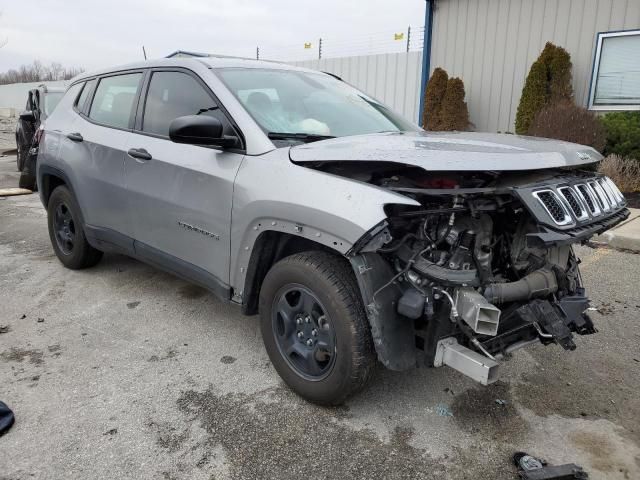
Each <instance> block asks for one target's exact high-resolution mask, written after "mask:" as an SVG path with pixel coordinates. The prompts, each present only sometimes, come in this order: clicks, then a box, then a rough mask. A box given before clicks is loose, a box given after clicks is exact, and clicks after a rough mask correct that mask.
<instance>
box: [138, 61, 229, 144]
mask: <svg viewBox="0 0 640 480" xmlns="http://www.w3.org/2000/svg"><path fill="white" fill-rule="evenodd" d="M186 115H208V116H212V117H216V118H218V119H219V120H220V121H221V122H222V124H223V126H224V127H225V133H227V132H228V131H229V130H230V129H232V127H231V125H230V123H229V122H228V120H227V119H226V117H225V115H224V113H223V112H221V111H220V109H219V108H218V106H217V104H216V102H215V100H214V99H213V97H212V96H211V95H210V94H209V92H207V91H206V90H205V88H204V87H203V86H202V85H201V84H200V83H199V82H198V81H197V80H196V79H195V78H193V77H192V76H191V75H188V74H186V73H182V72H154V73H153V75H152V77H151V82H150V83H149V90H148V93H147V99H146V103H145V107H144V116H143V120H142V131H144V132H148V133H152V134H154V135H161V136H163V137H168V136H169V125H170V124H171V122H172V121H173V120H175V119H176V118H178V117H183V116H186Z"/></svg>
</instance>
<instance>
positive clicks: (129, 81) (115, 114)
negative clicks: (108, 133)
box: [89, 73, 142, 128]
mask: <svg viewBox="0 0 640 480" xmlns="http://www.w3.org/2000/svg"><path fill="white" fill-rule="evenodd" d="M141 79H142V73H129V74H125V75H115V76H113V77H105V78H102V79H101V80H100V83H98V88H97V89H96V93H95V95H94V96H93V102H92V103H91V110H90V111H89V118H91V119H92V120H94V121H96V122H98V123H101V124H103V125H106V126H109V127H116V128H128V127H129V122H130V120H131V115H132V113H133V104H134V102H135V99H136V92H137V91H138V87H139V85H140V80H141Z"/></svg>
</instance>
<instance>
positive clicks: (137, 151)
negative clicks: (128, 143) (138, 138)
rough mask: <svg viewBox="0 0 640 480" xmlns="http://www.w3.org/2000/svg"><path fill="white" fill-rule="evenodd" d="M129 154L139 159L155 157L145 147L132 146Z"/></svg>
mask: <svg viewBox="0 0 640 480" xmlns="http://www.w3.org/2000/svg"><path fill="white" fill-rule="evenodd" d="M127 155H129V156H130V157H133V158H137V159H138V160H151V159H152V158H153V157H152V156H151V154H150V153H149V152H147V151H146V150H145V149H144V148H132V149H130V150H129V151H128V152H127Z"/></svg>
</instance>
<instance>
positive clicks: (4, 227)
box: [0, 157, 640, 480]
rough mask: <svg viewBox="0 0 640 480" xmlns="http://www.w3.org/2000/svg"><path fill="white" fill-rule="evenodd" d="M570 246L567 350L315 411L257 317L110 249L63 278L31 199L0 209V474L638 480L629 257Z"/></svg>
mask: <svg viewBox="0 0 640 480" xmlns="http://www.w3.org/2000/svg"><path fill="white" fill-rule="evenodd" d="M16 182H17V173H16V172H15V158H14V157H5V158H0V187H9V186H15V183H16ZM578 253H579V255H580V256H581V257H582V259H583V264H582V268H583V273H584V277H585V282H586V285H587V287H588V288H589V291H590V293H591V296H592V298H593V306H594V307H595V308H597V310H596V311H594V312H592V313H593V318H594V320H595V322H596V324H597V327H598V329H599V330H600V332H599V333H598V334H597V335H592V336H588V337H578V338H577V344H578V349H577V350H575V351H574V352H565V351H563V350H562V349H561V348H559V347H557V346H549V347H543V346H538V347H534V348H529V349H527V350H524V351H519V352H517V353H516V355H515V357H514V358H513V359H512V360H511V361H510V362H508V363H507V364H505V365H504V367H503V370H502V381H500V382H499V383H497V384H494V385H493V386H491V387H481V386H479V385H477V384H475V383H473V382H472V381H470V380H467V379H466V378H464V377H463V376H462V375H460V374H458V373H456V372H454V371H452V370H449V369H445V368H443V369H431V370H427V369H421V370H415V371H410V372H405V373H393V372H389V371H385V370H383V369H379V371H378V372H377V373H376V375H375V378H374V379H373V382H372V383H371V385H370V386H369V387H368V388H367V390H365V391H364V392H363V393H361V394H360V395H358V396H356V397H354V398H352V399H351V400H349V401H348V403H347V404H346V405H345V406H344V407H341V408H334V409H327V408H320V407H316V406H314V405H310V404H308V403H306V402H304V401H302V400H300V399H299V398H298V397H297V396H296V395H294V394H292V393H291V392H290V391H289V390H288V389H287V387H286V386H284V385H283V383H282V382H281V381H280V379H279V377H278V376H277V374H276V373H275V371H274V370H273V368H272V367H271V365H270V363H269V360H268V358H267V355H266V353H265V351H264V348H263V346H262V340H261V338H260V333H259V328H258V319H257V318H256V317H244V316H242V315H240V313H239V311H238V310H237V309H236V308H234V307H232V306H230V305H224V304H222V303H220V302H219V301H217V300H216V299H215V298H214V297H213V296H212V295H210V294H209V293H207V292H206V291H204V290H202V289H200V288H197V287H195V286H193V285H190V284H188V283H185V282H183V281H181V280H178V279H176V278H174V277H172V276H170V275H167V274H165V273H162V272H160V271H158V270H155V269H153V268H151V267H148V266H146V265H144V264H142V263H139V262H137V261H134V260H131V259H128V258H125V257H122V256H117V255H106V256H105V257H104V259H103V260H102V262H101V263H100V264H99V265H98V266H97V267H95V268H93V269H89V270H85V271H70V270H66V269H64V268H63V267H62V266H61V264H60V263H59V262H58V261H57V259H56V258H55V257H54V255H53V252H52V250H51V247H50V245H49V238H48V235H47V228H46V222H45V212H44V210H43V208H42V205H41V204H40V202H39V199H38V198H37V195H28V196H18V197H9V198H0V400H3V401H5V402H6V403H7V404H8V405H9V406H10V407H11V408H12V409H13V410H14V411H15V414H16V419H17V420H16V424H15V425H14V427H13V428H12V429H11V430H10V431H9V432H8V433H7V434H5V435H4V436H3V437H0V479H4V480H8V479H11V480H18V479H23V480H24V479H65V480H67V479H104V478H118V479H129V478H131V479H147V478H148V479H152V478H153V479H155V478H161V479H162V478H164V479H244V478H260V479H262V478H265V479H267V478H269V479H275V478H277V479H287V478H296V479H298V478H309V479H316V478H318V479H321V478H322V479H334V478H335V479H346V478H385V479H386V478H403V479H419V478H437V479H442V478H447V479H474V480H477V479H515V478H517V477H516V473H515V470H514V468H513V467H512V465H511V461H510V457H511V455H512V454H513V453H514V452H515V451H518V450H524V451H527V452H530V453H531V454H534V455H537V456H541V457H544V458H546V459H547V460H548V461H550V462H552V463H555V464H559V463H567V462H575V463H577V464H579V465H582V466H583V467H584V468H585V469H586V470H587V471H588V472H589V473H590V478H593V479H637V478H640V447H639V446H640V395H639V392H640V348H639V347H638V345H639V344H640V326H639V324H638V313H639V312H640V298H639V297H638V290H637V285H638V282H639V280H640V278H639V277H640V273H639V272H640V256H638V255H633V254H629V253H621V252H617V251H615V250H611V249H607V248H598V249H592V248H588V247H580V248H578ZM497 400H500V402H497Z"/></svg>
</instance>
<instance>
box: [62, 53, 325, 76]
mask: <svg viewBox="0 0 640 480" xmlns="http://www.w3.org/2000/svg"><path fill="white" fill-rule="evenodd" d="M197 64H200V65H204V66H206V67H208V68H211V69H218V68H268V69H271V70H291V71H302V72H313V73H318V72H317V71H315V70H309V69H307V68H301V67H296V66H293V65H287V64H285V63H278V62H272V61H268V60H253V59H250V58H241V57H227V56H222V55H221V56H214V55H211V56H208V57H178V58H162V59H158V60H145V61H143V62H135V63H129V64H126V65H120V66H116V67H111V68H103V69H100V70H94V71H92V72H84V73H81V74H80V75H78V76H77V77H74V78H73V79H72V80H71V83H75V82H77V81H79V80H82V79H84V78H90V77H95V76H97V75H105V74H108V73H115V72H120V71H124V70H135V69H138V68H154V67H187V68H188V67H190V66H194V65H197Z"/></svg>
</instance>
